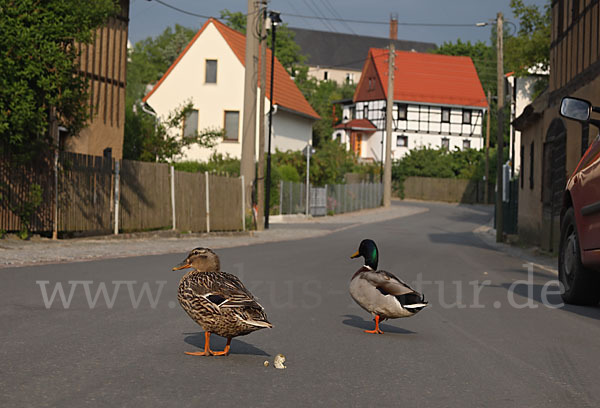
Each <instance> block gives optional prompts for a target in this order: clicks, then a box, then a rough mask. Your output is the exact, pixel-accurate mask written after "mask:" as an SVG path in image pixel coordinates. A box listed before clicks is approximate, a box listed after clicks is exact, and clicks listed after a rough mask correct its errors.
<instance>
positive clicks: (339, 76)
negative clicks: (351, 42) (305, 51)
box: [308, 66, 362, 84]
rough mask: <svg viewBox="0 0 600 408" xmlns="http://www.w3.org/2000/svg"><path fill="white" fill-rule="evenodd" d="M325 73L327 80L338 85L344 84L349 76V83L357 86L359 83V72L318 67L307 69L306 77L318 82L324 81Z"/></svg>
mask: <svg viewBox="0 0 600 408" xmlns="http://www.w3.org/2000/svg"><path fill="white" fill-rule="evenodd" d="M325 72H327V80H330V81H335V82H337V83H338V84H343V83H344V82H346V77H347V76H348V75H349V74H350V77H351V80H350V83H354V84H358V81H360V76H361V73H362V72H361V71H355V70H351V69H340V68H325V67H319V66H310V67H308V76H310V77H312V78H315V79H316V80H318V81H324V80H325Z"/></svg>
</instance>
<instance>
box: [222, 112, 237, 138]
mask: <svg viewBox="0 0 600 408" xmlns="http://www.w3.org/2000/svg"><path fill="white" fill-rule="evenodd" d="M239 128H240V112H239V111H225V137H224V140H228V141H237V140H238V133H239Z"/></svg>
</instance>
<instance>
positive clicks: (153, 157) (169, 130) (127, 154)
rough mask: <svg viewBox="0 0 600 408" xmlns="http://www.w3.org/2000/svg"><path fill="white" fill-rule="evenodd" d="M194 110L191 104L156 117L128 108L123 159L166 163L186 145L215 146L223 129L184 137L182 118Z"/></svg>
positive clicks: (209, 130) (207, 130)
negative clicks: (161, 116)
mask: <svg viewBox="0 0 600 408" xmlns="http://www.w3.org/2000/svg"><path fill="white" fill-rule="evenodd" d="M192 109H193V106H192V103H191V102H188V103H187V104H185V105H183V106H181V107H179V108H177V109H175V110H174V111H172V112H171V113H169V115H168V116H167V117H166V118H160V120H155V119H154V118H153V117H151V116H150V115H148V114H146V113H141V114H137V113H135V112H133V110H130V109H129V108H128V111H127V113H128V114H127V115H126V117H125V120H126V126H125V129H126V132H125V142H124V147H123V158H125V159H130V160H141V161H157V162H167V161H172V160H173V158H175V157H176V156H178V155H180V154H181V153H182V152H183V150H184V148H186V147H188V146H191V145H194V144H198V145H200V146H203V147H209V148H210V147H213V146H214V145H215V144H216V141H217V139H218V138H220V137H223V134H224V132H223V130H221V129H205V130H203V131H201V132H199V133H198V132H196V134H194V135H190V136H186V137H182V136H181V129H183V121H184V119H185V117H186V116H187V115H188V114H189V113H190V112H191V110H192Z"/></svg>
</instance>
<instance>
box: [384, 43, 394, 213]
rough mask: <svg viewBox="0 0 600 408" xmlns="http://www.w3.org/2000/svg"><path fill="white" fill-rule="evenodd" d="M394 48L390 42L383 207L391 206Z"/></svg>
mask: <svg viewBox="0 0 600 408" xmlns="http://www.w3.org/2000/svg"><path fill="white" fill-rule="evenodd" d="M395 59H396V47H394V42H393V41H390V54H389V61H388V87H387V102H386V107H385V162H384V164H383V206H384V207H389V206H390V205H392V119H393V118H392V112H393V110H392V109H393V106H394V69H395V67H396V64H395Z"/></svg>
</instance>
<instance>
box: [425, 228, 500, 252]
mask: <svg viewBox="0 0 600 408" xmlns="http://www.w3.org/2000/svg"><path fill="white" fill-rule="evenodd" d="M429 240H430V241H431V242H433V243H434V244H454V245H465V246H471V247H475V248H481V249H493V248H492V247H490V246H489V245H487V244H485V243H484V242H483V241H481V240H480V239H479V238H477V237H476V236H475V234H473V233H472V232H446V233H439V234H429Z"/></svg>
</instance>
